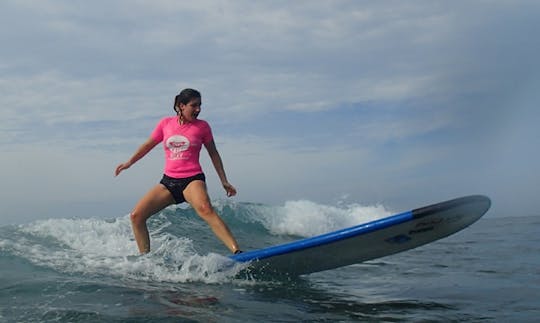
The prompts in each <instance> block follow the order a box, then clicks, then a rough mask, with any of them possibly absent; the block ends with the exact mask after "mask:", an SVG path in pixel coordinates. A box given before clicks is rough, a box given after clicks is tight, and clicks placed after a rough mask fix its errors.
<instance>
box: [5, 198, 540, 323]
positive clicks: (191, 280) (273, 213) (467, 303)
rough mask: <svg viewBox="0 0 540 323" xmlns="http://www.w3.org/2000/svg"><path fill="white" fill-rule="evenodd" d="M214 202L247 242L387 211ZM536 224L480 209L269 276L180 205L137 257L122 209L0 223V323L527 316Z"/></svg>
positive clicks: (265, 242)
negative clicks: (443, 225) (463, 220)
mask: <svg viewBox="0 0 540 323" xmlns="http://www.w3.org/2000/svg"><path fill="white" fill-rule="evenodd" d="M215 206H216V208H217V209H218V211H219V213H220V214H221V215H222V216H223V218H224V219H225V221H226V222H227V223H228V225H229V226H230V228H231V230H232V231H233V232H234V233H235V235H236V237H237V239H238V241H239V243H240V244H241V246H242V248H243V249H245V250H248V249H252V248H259V247H265V246H269V245H274V244H277V243H284V242H289V241H293V240H295V239H298V238H302V237H308V236H312V235H316V234H321V233H325V232H328V231H332V230H337V229H340V228H344V227H348V226H351V225H356V224H360V223H364V222H368V221H371V220H374V219H378V218H382V217H385V216H388V215H391V214H392V213H397V212H391V211H389V210H387V209H385V208H384V207H383V206H380V205H376V206H362V205H357V204H349V205H344V204H341V205H338V206H329V205H321V204H317V203H314V202H310V201H290V202H287V203H285V204H284V205H281V206H268V205H262V204H254V203H234V202H224V201H216V202H215ZM396 211H405V210H396ZM73 213H75V214H76V210H74V212H73ZM539 226H540V216H528V217H525V216H518V215H514V216H508V217H501V218H496V217H491V216H490V213H489V212H488V213H487V214H486V215H485V216H484V217H483V218H482V219H480V220H479V221H478V222H476V223H474V224H473V225H471V226H470V227H468V228H466V229H465V230H463V231H461V232H458V233H456V234H455V235H453V236H450V237H447V238H445V239H442V240H439V241H436V242H433V243H431V244H428V245H425V246H422V247H419V248H417V249H413V250H410V251H406V252H403V253H400V254H396V255H392V256H388V257H385V258H381V259H376V260H372V261H369V262H366V263H363V264H357V265H352V266H349V267H345V268H340V269H336V270H331V271H326V272H321V273H316V274H312V275H307V276H302V277H298V278H289V279H283V278H276V279H272V278H266V279H265V280H255V279H252V278H249V277H246V276H245V275H239V274H238V273H239V272H241V270H242V269H243V268H242V266H241V265H238V266H230V262H229V260H228V259H227V258H226V257H224V256H223V255H226V253H227V250H226V249H225V248H224V247H223V246H222V245H221V243H220V242H219V241H217V239H216V238H215V237H214V236H213V235H212V233H211V232H210V229H209V228H208V227H207V226H206V225H205V224H204V223H203V222H202V221H201V220H200V219H199V218H198V217H197V216H196V215H195V214H194V212H193V210H191V209H190V208H186V207H171V208H168V209H166V210H164V211H163V212H161V213H159V214H157V215H155V216H154V217H152V218H151V219H150V221H149V228H150V231H151V239H152V252H151V253H150V254H147V255H144V256H138V255H137V251H136V246H135V242H134V241H133V238H132V233H131V228H130V223H129V217H128V216H127V215H121V216H118V217H116V218H110V219H103V218H84V219H81V218H54V219H47V220H41V221H36V222H32V223H28V224H22V225H10V226H1V227H0V322H255V321H260V322H298V321H303V322H355V321H362V322H401V321H407V322H426V321H429V322H437V321H440V322H448V321H459V322H463V321H465V322H467V321H469V322H537V321H538V320H539V317H540V235H539V233H540V232H539V231H540V230H539ZM366 247H368V246H366Z"/></svg>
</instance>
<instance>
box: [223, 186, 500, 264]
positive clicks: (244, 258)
mask: <svg viewBox="0 0 540 323" xmlns="http://www.w3.org/2000/svg"><path fill="white" fill-rule="evenodd" d="M479 201H480V202H484V203H486V204H487V208H489V206H490V205H491V201H490V200H489V198H487V197H485V196H483V195H471V196H465V197H461V198H457V199H453V200H449V201H445V202H441V203H436V204H432V205H429V206H425V207H421V208H417V209H414V210H411V211H407V212H403V213H398V214H395V215H392V216H389V217H386V218H383V219H379V220H375V221H371V222H368V223H364V224H359V225H356V226H353V227H349V228H345V229H341V230H337V231H334V232H330V233H325V234H322V235H319V236H315V237H311V238H305V239H301V240H297V241H294V242H289V243H285V244H281V245H277V246H272V247H267V248H263V249H259V250H253V251H247V252H244V253H240V254H237V255H232V256H230V258H231V259H233V260H235V261H238V262H248V261H253V260H262V259H265V258H270V257H274V256H278V255H283V254H287V253H291V252H294V251H299V250H304V249H308V248H314V247H317V246H321V245H326V244H329V243H332V242H336V241H340V240H344V239H348V238H351V237H355V236H359V235H363V234H367V233H371V232H374V231H377V230H382V229H385V228H388V227H391V226H394V225H398V224H401V223H405V222H407V221H412V220H415V219H418V218H422V217H424V216H428V215H430V214H433V213H435V212H442V211H444V210H447V209H451V208H454V207H457V206H460V205H463V204H467V203H477V202H479ZM486 210H487V209H486Z"/></svg>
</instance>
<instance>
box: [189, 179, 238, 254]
mask: <svg viewBox="0 0 540 323" xmlns="http://www.w3.org/2000/svg"><path fill="white" fill-rule="evenodd" d="M183 193H184V198H185V199H186V201H187V202H188V203H189V204H191V206H192V207H193V208H194V209H195V211H196V212H197V214H198V215H199V216H200V217H201V218H203V220H204V221H206V223H208V225H209V226H210V228H212V231H214V234H215V235H216V236H217V237H218V238H219V239H220V240H221V241H222V242H223V243H224V244H225V246H227V248H229V250H231V252H232V253H234V252H235V251H237V250H239V248H238V243H237V242H236V240H235V239H234V237H233V235H232V233H231V231H230V230H229V228H228V227H227V225H226V224H225V222H223V220H222V219H221V218H220V217H219V215H218V214H217V213H216V211H215V210H214V208H213V207H212V204H211V203H210V197H208V192H207V191H206V184H205V183H204V182H203V181H200V180H196V181H193V182H191V183H189V185H188V186H187V187H186V189H185V190H184V192H183Z"/></svg>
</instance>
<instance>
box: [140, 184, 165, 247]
mask: <svg viewBox="0 0 540 323" xmlns="http://www.w3.org/2000/svg"><path fill="white" fill-rule="evenodd" d="M174 202H175V201H174V198H173V197H172V194H171V193H170V192H169V190H168V189H167V188H166V187H165V186H163V185H162V184H158V185H156V186H154V187H153V188H152V189H150V191H148V193H146V195H144V196H143V197H142V198H141V199H140V200H139V202H138V203H137V205H135V208H134V209H133V212H131V227H132V228H133V234H134V235H135V240H136V241H137V247H138V248H139V252H140V253H141V254H143V253H147V252H149V251H150V235H149V234H148V228H147V227H146V220H148V218H149V217H151V216H152V215H154V214H156V213H157V212H159V211H161V210H163V209H164V208H165V207H167V206H169V205H171V204H173V203H174Z"/></svg>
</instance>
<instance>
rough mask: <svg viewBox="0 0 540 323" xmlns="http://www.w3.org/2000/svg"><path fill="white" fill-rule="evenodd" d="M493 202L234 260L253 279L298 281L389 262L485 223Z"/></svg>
mask: <svg viewBox="0 0 540 323" xmlns="http://www.w3.org/2000/svg"><path fill="white" fill-rule="evenodd" d="M490 206H491V200H490V199H489V198H488V197H486V196H483V195H471V196H465V197H460V198H456V199H452V200H449V201H444V202H440V203H436V204H433V205H429V206H425V207H421V208H417V209H413V210H410V211H407V212H403V213H399V214H396V215H392V216H389V217H386V218H383V219H379V220H375V221H372V222H368V223H364V224H359V225H356V226H352V227H349V228H345V229H341V230H337V231H334V232H330V233H326V234H322V235H319V236H315V237H311V238H306V239H301V240H297V241H293V242H290V243H285V244H281V245H276V246H272V247H268V248H263V249H258V250H252V251H247V252H243V253H240V254H237V255H232V256H230V258H231V259H233V260H234V261H237V262H242V263H249V265H248V268H247V271H248V272H249V273H251V274H253V275H254V276H267V275H272V276H273V275H280V276H281V275H285V276H299V275H305V274H311V273H315V272H320V271H324V270H330V269H335V268H339V267H343V266H348V265H352V264H357V263H361V262H364V261H368V260H372V259H376V258H381V257H385V256H388V255H392V254H395V253H398V252H402V251H405V250H409V249H413V248H416V247H418V246H421V245H424V244H426V243H430V242H433V241H435V240H439V239H441V238H444V237H447V236H449V235H451V234H453V233H455V232H458V231H460V230H462V229H464V228H466V227H468V226H469V225H471V224H472V223H474V222H476V221H477V220H478V219H480V217H482V216H483V215H484V214H485V213H486V212H487V211H488V209H489V208H490Z"/></svg>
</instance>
